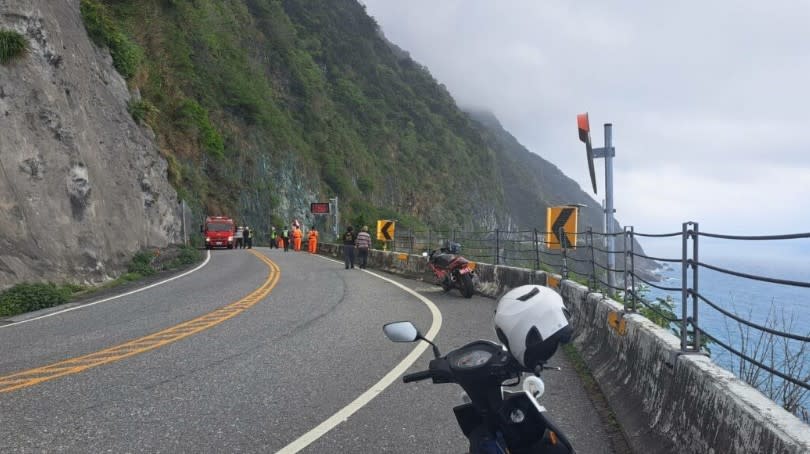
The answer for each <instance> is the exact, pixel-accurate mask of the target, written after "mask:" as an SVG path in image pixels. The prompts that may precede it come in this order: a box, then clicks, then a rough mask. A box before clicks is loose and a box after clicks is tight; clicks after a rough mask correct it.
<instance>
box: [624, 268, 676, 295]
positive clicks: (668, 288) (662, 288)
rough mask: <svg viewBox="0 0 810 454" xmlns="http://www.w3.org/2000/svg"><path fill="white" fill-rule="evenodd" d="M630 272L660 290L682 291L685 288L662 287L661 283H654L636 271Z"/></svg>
mask: <svg viewBox="0 0 810 454" xmlns="http://www.w3.org/2000/svg"><path fill="white" fill-rule="evenodd" d="M630 274H632V275H633V276H634V277H635V278H636V279H638V280H640V281H641V282H643V283H645V284H647V285H649V286H650V287H653V288H657V289H658V290H664V291H667V292H680V291H682V290H683V289H682V288H680V287H662V286H660V285H656V284H653V283H652V282H649V281H647V280H646V279H644V278H643V277H641V276H639V275H638V274H636V273H635V272H631V273H630Z"/></svg>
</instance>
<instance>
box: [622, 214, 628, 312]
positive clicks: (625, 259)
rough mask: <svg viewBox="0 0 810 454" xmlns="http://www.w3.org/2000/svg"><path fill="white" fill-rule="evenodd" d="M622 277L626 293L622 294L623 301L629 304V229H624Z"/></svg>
mask: <svg viewBox="0 0 810 454" xmlns="http://www.w3.org/2000/svg"><path fill="white" fill-rule="evenodd" d="M622 252H624V254H622V259H623V261H622V277H623V278H624V284H623V286H624V291H623V292H622V299H623V300H624V303H625V304H627V227H625V228H624V235H622Z"/></svg>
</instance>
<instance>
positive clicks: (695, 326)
mask: <svg viewBox="0 0 810 454" xmlns="http://www.w3.org/2000/svg"><path fill="white" fill-rule="evenodd" d="M692 230H693V233H692V260H693V261H694V262H693V263H692V291H691V292H690V293H692V327H693V330H694V336H695V339H694V340H695V344H694V349H695V351H696V352H699V351H700V329H698V326H700V324H699V323H698V302H699V301H698V274H699V271H700V268H699V267H698V232H699V226H698V223H697V222H695V223H694V227H693V229H692Z"/></svg>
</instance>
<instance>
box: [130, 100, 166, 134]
mask: <svg viewBox="0 0 810 454" xmlns="http://www.w3.org/2000/svg"><path fill="white" fill-rule="evenodd" d="M128 107H129V114H130V115H132V118H134V119H135V121H137V122H138V123H140V124H142V125H144V124H145V125H149V126H151V127H152V128H153V129H154V128H155V125H156V124H157V119H158V114H159V113H160V111H158V110H157V107H155V105H154V104H152V103H151V102H149V101H146V100H143V99H141V100H140V101H135V102H130V103H129V106H128Z"/></svg>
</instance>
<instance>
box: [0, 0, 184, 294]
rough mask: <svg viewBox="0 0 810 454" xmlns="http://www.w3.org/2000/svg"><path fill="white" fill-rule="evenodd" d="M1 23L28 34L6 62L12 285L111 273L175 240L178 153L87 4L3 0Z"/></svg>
mask: <svg viewBox="0 0 810 454" xmlns="http://www.w3.org/2000/svg"><path fill="white" fill-rule="evenodd" d="M0 29H3V30H13V31H14V32H16V33H18V34H19V35H21V36H23V37H24V38H25V42H26V43H27V45H26V47H27V52H25V53H24V55H22V56H20V57H19V58H16V59H14V60H13V61H9V62H7V63H5V64H0V213H2V216H0V288H3V287H5V286H8V285H11V284H13V283H16V282H20V281H39V280H51V281H64V280H67V279H70V280H74V278H76V277H78V279H79V280H92V281H99V280H102V279H105V278H107V277H109V276H111V275H115V274H117V273H118V272H119V271H120V269H121V267H122V266H123V265H124V264H125V263H127V262H128V261H129V260H130V258H131V256H132V253H133V252H134V251H135V250H137V249H139V248H141V247H146V246H165V245H166V244H167V243H168V242H169V241H172V240H175V239H176V238H177V234H178V232H179V229H180V225H179V222H178V219H177V217H176V216H175V211H176V209H177V198H176V197H177V196H176V193H175V190H174V189H173V188H172V187H171V186H170V185H169V184H168V182H167V181H166V163H165V161H164V160H163V159H162V158H161V157H160V156H159V154H158V151H157V148H156V147H155V146H154V142H153V140H152V138H151V137H150V136H149V134H148V131H146V130H144V129H142V128H140V127H138V126H137V125H136V124H135V122H134V121H133V120H132V117H131V116H130V115H129V113H128V112H127V101H128V100H129V98H130V97H129V93H128V91H127V86H126V84H125V82H124V80H123V79H122V78H121V76H120V75H119V74H118V73H117V72H116V71H115V70H114V69H113V67H112V65H111V61H110V58H109V54H107V53H106V52H100V51H99V49H98V48H97V47H95V46H93V45H92V44H91V42H90V40H89V39H88V38H87V34H86V33H85V30H84V26H83V25H82V22H81V20H80V17H79V10H78V3H77V2H65V1H51V0H3V1H2V2H0Z"/></svg>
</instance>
